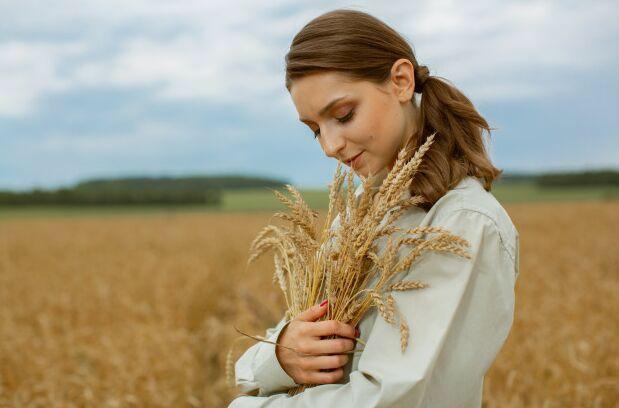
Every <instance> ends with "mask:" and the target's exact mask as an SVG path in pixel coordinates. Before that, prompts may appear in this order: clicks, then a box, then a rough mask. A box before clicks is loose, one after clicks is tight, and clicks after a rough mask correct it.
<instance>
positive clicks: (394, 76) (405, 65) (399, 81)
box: [391, 58, 415, 102]
mask: <svg viewBox="0 0 619 408" xmlns="http://www.w3.org/2000/svg"><path fill="white" fill-rule="evenodd" d="M391 84H392V85H393V87H394V91H395V93H396V95H397V97H398V99H399V100H400V102H408V101H410V100H411V99H413V94H414V92H415V71H414V68H413V64H412V63H411V62H410V61H409V60H408V59H406V58H400V59H399V60H397V61H396V62H394V63H393V65H392V66H391Z"/></svg>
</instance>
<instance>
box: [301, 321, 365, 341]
mask: <svg viewBox="0 0 619 408" xmlns="http://www.w3.org/2000/svg"><path fill="white" fill-rule="evenodd" d="M310 334H312V335H313V336H317V337H318V336H331V335H336V336H340V337H346V338H349V339H354V338H355V337H356V336H355V328H354V327H353V326H351V325H349V324H346V323H342V322H338V321H337V320H325V321H323V322H316V323H314V324H312V325H311V326H310Z"/></svg>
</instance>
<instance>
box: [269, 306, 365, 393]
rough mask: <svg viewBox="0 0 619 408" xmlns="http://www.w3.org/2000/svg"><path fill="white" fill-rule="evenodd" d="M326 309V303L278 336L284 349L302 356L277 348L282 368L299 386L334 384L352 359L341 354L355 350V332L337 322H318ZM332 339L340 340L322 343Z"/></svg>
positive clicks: (291, 322) (299, 317) (307, 311)
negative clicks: (333, 337)
mask: <svg viewBox="0 0 619 408" xmlns="http://www.w3.org/2000/svg"><path fill="white" fill-rule="evenodd" d="M327 308H328V305H327V304H326V303H325V304H324V305H323V306H320V305H316V306H313V307H311V308H309V309H307V310H306V311H304V312H303V313H301V314H300V315H299V316H297V317H296V318H295V319H293V320H292V321H290V323H288V325H287V326H286V327H284V329H283V330H282V332H281V333H280V335H279V340H278V342H279V343H280V344H281V345H283V346H286V347H291V348H293V349H295V350H297V351H298V352H299V353H296V352H294V351H292V350H289V349H286V348H284V347H280V346H276V347H275V355H276V356H277V359H278V360H279V363H280V365H281V366H282V368H283V369H284V371H285V372H286V373H287V374H288V375H289V376H290V377H291V378H292V379H293V380H294V381H295V382H296V383H297V384H331V383H335V382H337V381H339V380H340V379H341V378H342V377H343V375H344V369H343V368H342V367H343V366H345V365H346V363H347V362H348V359H349V355H348V354H341V353H346V352H347V351H351V350H353V349H354V347H355V342H353V340H352V339H354V338H355V337H356V336H355V334H356V329H355V328H354V327H353V326H351V325H349V324H345V323H342V322H338V321H336V320H325V321H321V322H317V321H316V320H318V319H319V318H321V317H322V316H324V314H325V313H326V312H327ZM332 335H336V336H339V337H338V338H335V339H328V338H327V339H322V337H329V336H332ZM322 370H330V371H322Z"/></svg>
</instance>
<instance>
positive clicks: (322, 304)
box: [320, 299, 329, 307]
mask: <svg viewBox="0 0 619 408" xmlns="http://www.w3.org/2000/svg"><path fill="white" fill-rule="evenodd" d="M327 303H329V301H328V300H327V299H325V300H323V301H322V303H321V304H320V307H323V306H324V305H326V304H327Z"/></svg>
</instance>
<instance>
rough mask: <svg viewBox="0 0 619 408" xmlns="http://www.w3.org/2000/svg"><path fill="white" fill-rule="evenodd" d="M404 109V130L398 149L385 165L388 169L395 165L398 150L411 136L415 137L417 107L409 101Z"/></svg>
mask: <svg viewBox="0 0 619 408" xmlns="http://www.w3.org/2000/svg"><path fill="white" fill-rule="evenodd" d="M404 110H405V118H406V123H405V124H404V131H403V133H402V138H401V142H400V144H399V146H398V149H397V151H396V152H395V155H394V157H393V160H392V161H391V163H389V165H388V166H387V168H388V169H389V171H391V169H392V168H393V166H394V165H395V162H396V160H397V159H398V153H399V152H400V150H402V149H403V148H404V147H405V146H406V144H407V143H409V141H410V139H411V138H413V137H415V134H416V133H417V129H418V128H419V109H418V108H417V106H416V105H415V104H414V103H413V102H412V101H411V103H410V104H407V105H406V107H405V108H404Z"/></svg>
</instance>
